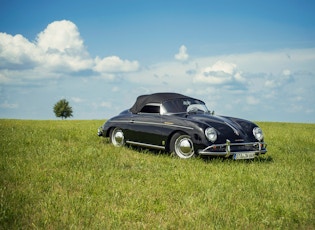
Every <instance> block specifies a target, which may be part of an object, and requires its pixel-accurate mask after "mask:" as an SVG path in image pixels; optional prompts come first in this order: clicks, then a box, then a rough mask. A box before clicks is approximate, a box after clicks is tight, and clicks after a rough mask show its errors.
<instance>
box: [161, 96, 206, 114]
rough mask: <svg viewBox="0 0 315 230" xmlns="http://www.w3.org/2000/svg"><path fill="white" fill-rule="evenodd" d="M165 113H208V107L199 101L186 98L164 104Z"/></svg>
mask: <svg viewBox="0 0 315 230" xmlns="http://www.w3.org/2000/svg"><path fill="white" fill-rule="evenodd" d="M163 107H164V109H165V113H191V112H196V113H197V112H201V113H208V112H209V110H208V109H207V107H206V105H205V104H204V103H203V102H202V101H199V100H197V99H192V98H185V99H176V100H170V101H166V102H164V103H163Z"/></svg>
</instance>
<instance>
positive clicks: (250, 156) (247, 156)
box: [233, 152, 255, 160]
mask: <svg viewBox="0 0 315 230" xmlns="http://www.w3.org/2000/svg"><path fill="white" fill-rule="evenodd" d="M253 158H255V153H254V152H249V153H234V155H233V159H234V160H243V159H253Z"/></svg>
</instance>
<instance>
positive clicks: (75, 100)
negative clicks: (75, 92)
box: [71, 97, 85, 103]
mask: <svg viewBox="0 0 315 230" xmlns="http://www.w3.org/2000/svg"><path fill="white" fill-rule="evenodd" d="M71 100H72V101H74V102H75V103H81V102H84V101H85V100H84V99H82V98H80V97H71Z"/></svg>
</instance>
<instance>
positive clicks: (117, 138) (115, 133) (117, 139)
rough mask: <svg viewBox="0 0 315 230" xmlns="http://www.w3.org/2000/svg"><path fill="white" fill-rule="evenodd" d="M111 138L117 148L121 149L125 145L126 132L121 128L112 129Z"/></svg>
mask: <svg viewBox="0 0 315 230" xmlns="http://www.w3.org/2000/svg"><path fill="white" fill-rule="evenodd" d="M109 138H110V142H111V143H112V144H113V145H114V146H116V147H121V146H123V145H125V136H124V132H123V131H122V129H120V128H113V129H111V131H110V135H109Z"/></svg>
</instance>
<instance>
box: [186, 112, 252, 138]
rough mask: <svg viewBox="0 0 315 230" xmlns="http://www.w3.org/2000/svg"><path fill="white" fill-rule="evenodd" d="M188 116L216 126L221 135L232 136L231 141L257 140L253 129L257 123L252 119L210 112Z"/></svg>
mask: <svg viewBox="0 0 315 230" xmlns="http://www.w3.org/2000/svg"><path fill="white" fill-rule="evenodd" d="M187 118H188V119H192V120H198V121H200V122H203V123H206V124H207V125H209V126H211V127H213V128H215V129H216V130H217V132H218V135H219V136H223V137H224V138H231V139H232V140H231V141H235V140H239V141H255V138H254V135H253V132H252V130H253V128H254V127H256V126H257V125H255V124H254V123H252V122H250V121H247V120H243V119H239V118H233V117H225V116H217V115H210V114H192V115H188V116H187Z"/></svg>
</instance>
